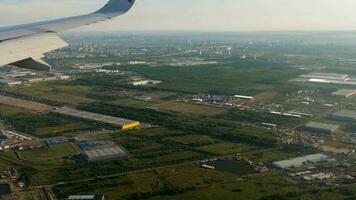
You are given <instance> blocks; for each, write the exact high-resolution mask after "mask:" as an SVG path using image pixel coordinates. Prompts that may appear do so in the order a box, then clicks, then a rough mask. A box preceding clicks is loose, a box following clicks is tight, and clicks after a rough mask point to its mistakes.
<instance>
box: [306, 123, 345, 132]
mask: <svg viewBox="0 0 356 200" xmlns="http://www.w3.org/2000/svg"><path fill="white" fill-rule="evenodd" d="M306 127H307V128H314V129H322V130H330V131H334V130H336V129H338V128H339V125H334V124H325V123H318V122H310V123H309V124H307V125H306Z"/></svg>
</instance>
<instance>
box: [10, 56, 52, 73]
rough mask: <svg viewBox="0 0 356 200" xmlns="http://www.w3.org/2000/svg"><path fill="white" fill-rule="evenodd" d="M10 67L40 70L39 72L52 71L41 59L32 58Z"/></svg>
mask: <svg viewBox="0 0 356 200" xmlns="http://www.w3.org/2000/svg"><path fill="white" fill-rule="evenodd" d="M11 65H13V66H16V67H20V68H25V69H33V70H40V71H51V70H52V67H51V66H50V65H49V64H47V63H46V62H45V61H43V60H41V59H38V60H34V59H33V58H27V59H25V60H20V61H17V62H14V63H11Z"/></svg>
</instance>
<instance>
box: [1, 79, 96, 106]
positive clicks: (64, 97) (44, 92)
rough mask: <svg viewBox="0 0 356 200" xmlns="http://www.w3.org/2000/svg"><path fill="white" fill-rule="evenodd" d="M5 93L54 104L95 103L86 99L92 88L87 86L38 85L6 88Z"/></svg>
mask: <svg viewBox="0 0 356 200" xmlns="http://www.w3.org/2000/svg"><path fill="white" fill-rule="evenodd" d="M5 91H7V92H10V93H15V94H18V95H23V96H26V97H33V98H35V99H39V100H41V99H43V100H48V101H50V102H54V103H65V104H70V105H79V104H85V103H92V102H94V101H95V100H94V99H91V98H87V97H86V95H87V94H88V93H89V91H90V87H87V86H75V85H64V84H56V83H38V84H33V85H31V86H21V87H14V88H6V89H5Z"/></svg>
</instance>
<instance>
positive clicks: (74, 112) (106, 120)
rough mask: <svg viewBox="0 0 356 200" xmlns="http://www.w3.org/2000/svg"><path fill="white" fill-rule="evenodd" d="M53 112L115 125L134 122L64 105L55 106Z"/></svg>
mask: <svg viewBox="0 0 356 200" xmlns="http://www.w3.org/2000/svg"><path fill="white" fill-rule="evenodd" d="M54 112H56V113H60V114H64V115H69V116H72V117H78V118H82V119H88V120H93V121H96V122H102V123H107V124H111V125H117V126H124V125H127V124H132V123H135V122H136V121H132V120H129V119H124V118H119V117H112V116H108V115H102V114H97V113H92V112H86V111H81V110H76V109H71V108H66V107H62V108H57V109H55V110H54Z"/></svg>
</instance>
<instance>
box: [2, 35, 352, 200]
mask: <svg viewBox="0 0 356 200" xmlns="http://www.w3.org/2000/svg"><path fill="white" fill-rule="evenodd" d="M64 38H65V39H66V40H67V41H69V43H70V44H71V46H69V47H67V48H63V49H61V50H58V51H54V52H51V53H49V54H47V55H46V61H47V62H48V63H50V64H51V65H53V70H51V71H49V72H44V71H33V70H26V69H20V68H16V67H12V66H6V67H3V68H0V133H1V134H0V199H13V200H21V199H25V200H42V199H47V200H54V199H59V200H61V199H81V198H82V199H124V200H138V199H152V200H153V199H154V200H163V199H172V200H174V199H196V200H199V199H201V200H203V199H204V200H205V199H224V200H230V199H231V200H232V199H251V200H254V199H255V200H314V199H320V200H324V199H328V200H330V199H333V200H343V199H345V200H352V199H356V192H355V191H356V161H355V158H356V153H355V150H356V67H355V66H356V59H355V57H356V35H355V34H354V33H348V32H340V33H338V32H330V33H328V32H299V33H289V32H280V33H278V32H274V33H270V32H265V33H263V32H261V33H198V32H196V33H188V32H185V33H174V32H163V33H155V32H147V33H144V32H142V33H129V32H127V33H100V34H96V33H76V32H71V33H67V34H65V35H64Z"/></svg>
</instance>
